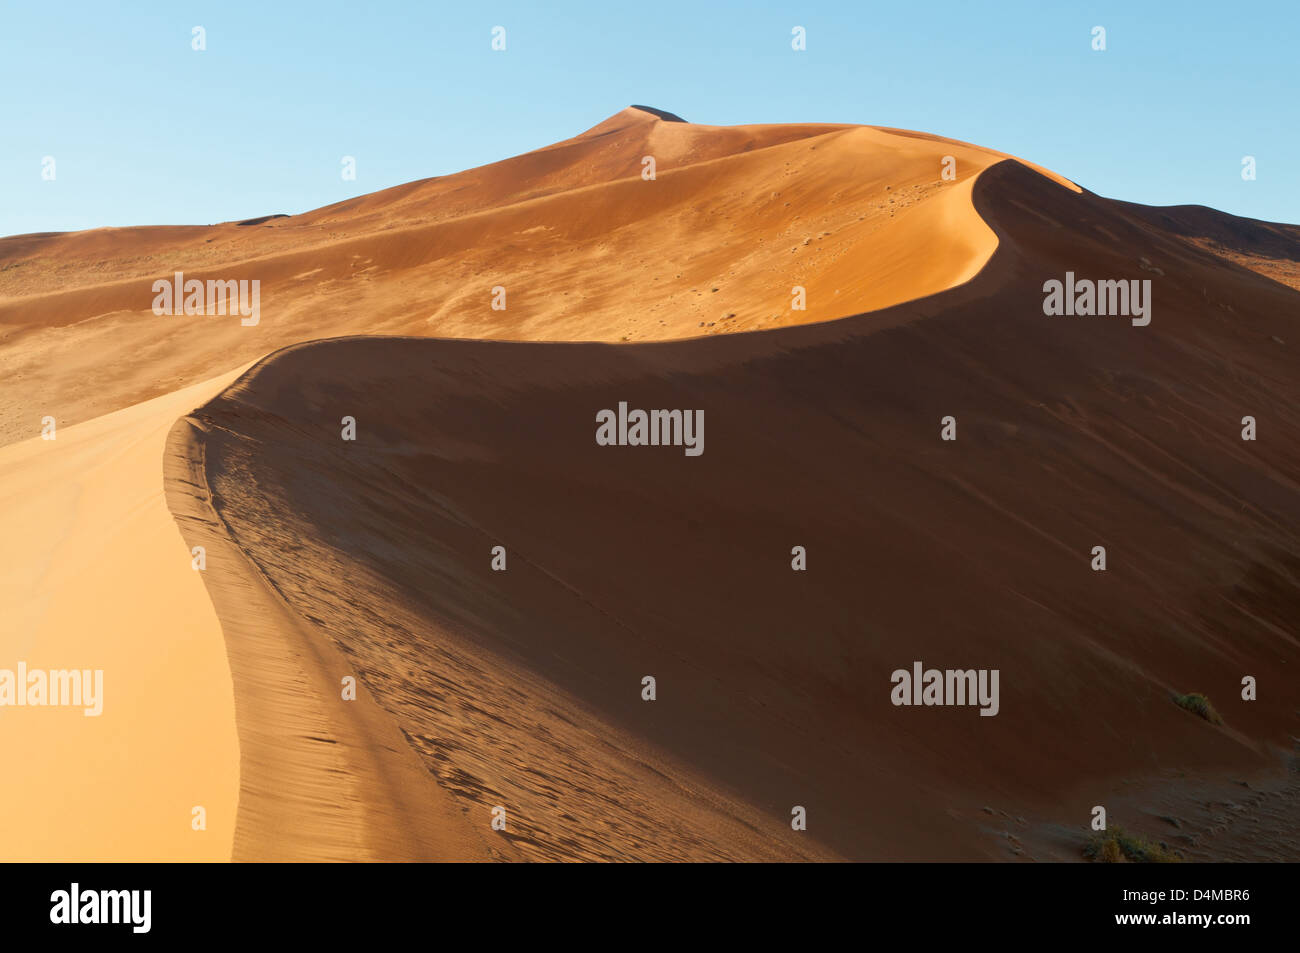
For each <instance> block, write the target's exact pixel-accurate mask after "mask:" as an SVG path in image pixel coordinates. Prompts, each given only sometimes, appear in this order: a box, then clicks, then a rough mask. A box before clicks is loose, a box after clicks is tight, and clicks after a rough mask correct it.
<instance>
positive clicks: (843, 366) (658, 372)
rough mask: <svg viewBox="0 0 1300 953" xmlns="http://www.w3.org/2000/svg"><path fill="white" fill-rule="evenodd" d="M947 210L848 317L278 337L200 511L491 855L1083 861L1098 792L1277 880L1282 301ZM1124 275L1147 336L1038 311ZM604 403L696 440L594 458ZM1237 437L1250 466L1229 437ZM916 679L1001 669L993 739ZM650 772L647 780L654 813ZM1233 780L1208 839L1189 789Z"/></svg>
mask: <svg viewBox="0 0 1300 953" xmlns="http://www.w3.org/2000/svg"><path fill="white" fill-rule="evenodd" d="M974 199H975V208H976V209H977V210H978V212H979V214H980V215H981V217H982V218H983V220H985V221H986V222H988V223H989V225H990V226H991V227H992V228H993V229H994V230H995V231H996V232H997V234H998V236H999V246H998V249H997V252H996V253H995V254H994V256H993V258H992V260H991V261H990V262H989V263H988V265H987V266H986V267H985V268H984V269H983V270H981V271H980V272H979V274H978V275H977V276H976V277H975V278H974V279H973V280H972V281H970V282H969V283H967V284H965V285H962V286H960V287H958V288H955V289H953V290H951V291H948V292H946V293H944V294H939V295H935V296H931V297H927V298H924V299H922V300H919V301H915V302H912V303H909V304H905V305H901V306H898V307H895V308H891V309H885V310H883V311H878V312H874V313H871V314H865V315H863V316H861V317H855V318H847V319H845V320H841V321H837V322H833V323H829V324H822V325H817V326H808V327H802V328H790V329H785V330H781V331H775V332H771V333H763V334H754V335H735V336H727V337H721V338H712V339H709V340H703V341H684V342H676V343H665V344H646V345H637V346H610V345H602V344H547V345H538V344H508V343H493V342H458V341H422V340H416V339H399V340H379V339H364V338H362V339H350V340H340V341H335V342H323V343H318V344H312V345H308V346H303V347H298V348H293V349H289V350H287V351H283V352H281V353H279V354H277V355H275V356H274V357H273V358H272V359H270V360H268V361H266V362H264V363H263V364H262V365H261V366H260V367H259V368H258V370H257V371H256V372H255V373H253V374H251V375H248V376H247V377H245V378H244V379H242V380H241V381H240V382H239V383H238V384H237V385H236V386H234V387H232V388H230V389H228V390H227V391H226V392H224V393H223V394H222V395H221V396H219V397H218V398H216V399H215V400H213V401H212V402H210V403H209V404H208V405H207V406H206V407H205V408H203V409H202V410H200V411H199V412H198V413H197V414H196V419H198V420H201V421H203V422H204V424H205V428H206V433H205V435H204V437H203V444H204V446H205V450H206V454H207V461H208V479H209V483H210V485H211V487H212V489H213V491H214V493H215V494H216V496H217V497H218V498H219V500H220V501H221V502H220V504H219V506H218V509H219V510H220V511H221V512H222V513H223V516H224V518H225V520H226V522H227V524H228V526H229V528H230V531H231V533H232V536H233V538H234V539H235V541H236V542H237V543H238V545H239V546H240V548H241V549H243V550H244V551H245V552H247V553H248V554H249V556H250V558H251V559H252V560H253V561H255V562H256V563H257V565H258V566H259V567H260V569H261V571H262V572H264V573H265V574H266V576H267V578H269V579H271V580H273V581H274V584H275V585H276V587H277V588H278V589H279V590H280V591H281V592H282V593H283V594H284V596H285V599H286V601H287V602H288V604H289V605H291V606H293V607H294V609H295V610H296V611H297V612H298V613H299V615H301V616H302V617H303V618H306V619H308V620H309V621H310V623H311V624H312V625H313V626H315V627H316V629H317V630H318V631H320V632H321V633H324V634H328V635H329V636H330V637H331V638H332V639H333V640H334V642H335V643H336V644H337V645H338V646H339V647H340V649H341V650H342V651H343V652H344V653H345V654H347V655H348V657H349V658H350V660H351V661H352V664H354V665H355V666H356V667H357V668H358V670H360V671H362V672H364V675H365V679H366V683H367V685H368V686H369V687H370V688H371V690H372V691H373V692H374V693H375V696H376V697H377V699H378V700H379V701H380V703H381V704H382V705H383V706H384V707H385V708H386V709H387V710H388V711H389V712H391V713H392V715H393V716H394V717H395V718H396V720H397V722H398V723H399V724H400V725H401V726H402V728H403V730H404V731H405V732H406V734H407V736H408V737H409V738H410V739H411V743H412V745H413V747H414V748H415V749H416V750H417V751H418V752H419V754H420V755H421V757H422V758H423V760H424V762H425V764H426V766H427V768H428V769H429V770H430V771H431V772H432V773H434V774H436V775H437V776H438V777H439V779H440V780H441V781H442V783H443V784H444V785H446V786H447V787H449V788H450V789H451V790H452V791H453V792H454V793H455V794H456V795H457V797H458V798H459V799H460V800H461V801H462V803H464V804H465V805H466V806H467V809H468V810H469V811H470V813H471V816H473V815H474V814H475V813H478V814H479V815H481V814H482V812H483V811H485V810H486V809H487V806H488V805H491V804H497V803H500V804H506V805H508V806H509V808H510V811H511V813H512V816H513V817H514V818H515V819H516V821H515V823H516V825H517V826H516V827H514V828H512V831H513V833H512V836H511V841H512V842H513V843H514V844H515V846H516V847H517V848H518V849H519V850H520V851H521V853H522V854H523V855H524V856H529V857H550V858H558V857H592V856H606V857H607V856H617V857H643V858H652V857H656V856H663V855H665V854H667V855H670V856H678V857H709V856H726V857H733V858H734V857H760V856H764V855H763V854H762V853H761V852H760V850H761V848H763V847H766V848H767V849H769V850H771V849H777V850H779V851H781V852H783V853H784V854H785V855H786V856H791V857H793V856H801V855H803V854H802V851H807V850H809V849H810V848H811V847H812V846H813V845H816V847H817V848H818V849H820V850H825V851H827V852H829V853H830V854H833V855H838V856H843V857H848V858H854V859H865V858H875V859H880V858H891V859H954V858H955V859H979V858H995V859H996V858H1007V859H1012V858H1017V857H1037V858H1040V859H1047V858H1054V857H1060V858H1074V859H1077V858H1078V857H1079V856H1080V848H1081V846H1082V842H1083V840H1084V837H1085V835H1086V832H1087V822H1088V819H1089V817H1090V815H1089V812H1090V810H1091V807H1092V806H1093V805H1095V804H1103V805H1106V804H1109V805H1112V807H1113V809H1114V811H1115V816H1116V820H1118V821H1123V822H1124V823H1126V824H1127V825H1128V826H1130V827H1133V828H1137V829H1148V830H1150V832H1151V834H1152V836H1155V837H1160V838H1161V839H1167V840H1169V841H1172V842H1173V845H1174V846H1175V847H1177V848H1178V849H1181V850H1184V851H1185V852H1186V853H1187V854H1188V855H1189V856H1193V857H1195V856H1202V857H1213V856H1228V855H1234V854H1235V855H1236V856H1254V857H1257V858H1260V857H1263V858H1270V857H1271V858H1279V857H1288V858H1291V859H1294V857H1295V856H1297V851H1298V850H1300V845H1298V844H1297V842H1296V838H1295V833H1294V831H1295V829H1296V828H1295V819H1296V813H1295V812H1296V808H1297V798H1296V791H1295V790H1294V787H1288V786H1287V785H1288V781H1287V778H1288V775H1287V769H1286V765H1287V759H1288V757H1289V756H1288V751H1289V749H1290V746H1291V741H1290V738H1291V736H1292V735H1294V734H1295V733H1296V727H1297V725H1296V716H1295V711H1296V709H1297V703H1300V687H1298V686H1297V683H1296V681H1295V679H1294V676H1293V674H1292V673H1291V669H1292V668H1294V666H1295V664H1296V662H1297V650H1298V649H1300V646H1298V645H1297V639H1296V634H1295V631H1294V624H1293V623H1294V609H1295V606H1296V596H1297V589H1296V572H1297V569H1298V568H1300V534H1298V533H1297V527H1298V526H1300V483H1298V482H1297V479H1296V475H1297V474H1298V473H1300V449H1298V448H1300V439H1297V438H1300V413H1298V412H1297V409H1296V408H1297V407H1300V401H1297V399H1296V398H1297V396H1298V395H1297V394H1296V392H1295V388H1296V381H1295V375H1294V364H1293V360H1292V358H1291V356H1290V354H1289V350H1288V345H1286V344H1284V343H1279V342H1280V341H1285V340H1292V339H1294V335H1295V322H1296V319H1297V315H1298V313H1300V312H1298V311H1297V302H1298V301H1300V298H1297V295H1296V294H1295V292H1293V291H1291V290H1290V289H1288V288H1286V287H1284V286H1282V285H1279V284H1276V283H1274V282H1271V281H1268V280H1266V279H1264V278H1262V277H1260V276H1259V275H1257V274H1255V273H1253V272H1251V271H1248V270H1246V269H1243V268H1239V267H1236V266H1234V265H1232V264H1230V263H1228V262H1226V261H1224V260H1223V259H1222V258H1218V257H1215V256H1212V255H1210V254H1207V253H1206V252H1204V251H1201V250H1199V249H1197V248H1196V247H1195V246H1194V244H1193V243H1191V242H1188V241H1185V240H1184V238H1183V237H1182V236H1180V235H1178V234H1176V233H1166V232H1162V231H1160V230H1159V229H1157V228H1156V227H1155V226H1153V225H1152V224H1151V223H1150V222H1149V221H1148V220H1147V219H1146V218H1145V217H1143V216H1137V215H1134V214H1133V213H1132V212H1131V211H1129V210H1126V209H1125V208H1124V207H1122V206H1120V205H1117V204H1116V203H1111V202H1108V201H1106V200H1103V199H1099V198H1097V197H1095V196H1092V195H1089V194H1086V193H1075V192H1073V191H1071V190H1068V189H1066V188H1063V187H1061V186H1060V185H1059V184H1056V183H1054V182H1051V181H1050V180H1048V179H1046V178H1044V177H1043V176H1040V175H1038V174H1037V173H1034V172H1032V171H1030V170H1028V169H1026V168H1025V167H1024V166H1022V165H1019V164H1017V163H1012V162H1007V163H1002V164H999V165H996V166H994V167H992V168H991V169H989V170H988V171H987V172H985V173H984V174H983V175H982V176H981V177H980V178H979V179H978V180H977V181H976V183H975V193H974ZM1142 258H1146V259H1148V261H1149V262H1150V264H1149V265H1148V267H1150V268H1158V269H1160V271H1161V272H1162V276H1161V281H1160V283H1159V286H1158V287H1159V292H1158V297H1157V298H1156V302H1157V304H1156V311H1155V314H1154V320H1153V323H1152V325H1150V326H1149V327H1146V328H1137V327H1134V326H1132V325H1131V324H1130V322H1129V321H1128V320H1127V319H1119V320H1117V319H1114V318H1073V319H1065V318H1047V317H1045V316H1044V315H1043V312H1042V291H1041V284H1042V281H1043V276H1050V275H1056V274H1062V273H1063V272H1064V271H1065V270H1067V269H1073V270H1077V271H1078V272H1080V273H1081V274H1082V273H1086V274H1097V275H1128V274H1130V273H1137V274H1142V273H1143V271H1142V270H1141V267H1142V261H1141V259H1142ZM619 400H626V401H628V402H629V404H630V405H631V406H633V407H697V408H703V409H704V410H705V411H706V413H707V419H708V438H707V439H708V447H707V450H706V452H705V453H704V454H703V455H701V456H699V457H698V458H694V459H692V458H687V457H685V456H684V455H683V454H682V453H681V451H680V450H677V449H676V448H654V447H645V448H627V447H624V448H611V447H600V446H597V445H596V443H595V441H594V439H593V436H594V419H595V416H594V415H595V413H596V411H597V410H599V409H600V408H603V407H611V406H615V405H616V403H617V401H619ZM946 414H953V415H956V417H957V418H958V422H959V427H960V428H961V429H960V437H959V439H958V441H956V442H955V443H951V444H945V443H943V442H942V441H940V439H939V429H940V419H941V418H942V417H943V416H944V415H946ZM1244 414H1251V415H1254V416H1256V417H1257V418H1258V419H1259V420H1260V421H1267V427H1268V430H1269V437H1268V439H1267V440H1261V441H1258V442H1255V443H1248V442H1244V441H1242V440H1241V439H1240V429H1241V425H1240V418H1241V417H1242V416H1243V415H1244ZM344 415H351V416H354V417H355V418H356V420H357V421H358V433H359V436H358V439H357V441H356V442H355V443H347V442H344V441H342V440H340V436H339V421H340V419H341V417H342V416H344ZM360 501H364V502H360ZM1097 544H1102V545H1105V546H1106V547H1107V548H1108V551H1109V553H1110V560H1111V563H1110V567H1109V569H1108V571H1107V572H1105V573H1094V572H1092V571H1091V569H1090V567H1089V563H1090V552H1091V548H1092V547H1093V546H1094V545H1097ZM494 545H502V546H504V547H506V549H507V551H508V553H509V554H510V556H509V559H510V562H509V565H508V569H507V571H506V572H493V571H491V569H490V566H489V561H490V556H489V553H490V550H491V548H492V547H493V546H494ZM793 545H803V546H806V547H807V549H808V553H809V562H810V569H809V571H808V572H807V573H795V572H792V571H791V568H790V551H791V547H792V546H793ZM918 659H919V660H923V661H924V662H925V663H926V664H931V665H936V666H939V667H960V668H966V667H977V668H997V669H999V670H1000V671H1001V673H1002V680H1003V682H1002V684H1003V686H1004V688H1003V698H1002V710H1001V712H1000V714H999V715H998V716H997V717H995V718H987V719H986V718H981V717H979V716H978V715H977V713H976V712H975V711H973V710H969V709H968V710H952V709H914V708H899V707H894V706H892V705H891V704H890V701H889V692H890V680H889V676H890V673H891V671H892V670H894V669H897V668H907V667H910V666H911V664H912V662H913V661H914V660H918ZM645 674H653V675H655V676H656V677H657V678H658V680H659V692H660V695H659V699H658V700H656V701H655V702H653V703H647V702H645V701H643V700H642V699H641V697H640V694H639V686H640V679H641V677H642V676H643V675H645ZM1243 675H1252V676H1254V677H1255V678H1257V679H1258V680H1259V683H1260V685H1267V686H1269V689H1268V691H1267V692H1263V691H1261V693H1260V697H1259V700H1258V701H1254V702H1243V701H1241V700H1240V680H1241V678H1242V676H1243ZM1187 691H1201V692H1205V693H1206V694H1208V695H1209V696H1210V698H1211V699H1212V700H1213V701H1215V702H1216V704H1218V705H1219V707H1220V708H1221V709H1222V711H1223V712H1224V716H1225V718H1226V720H1227V727H1225V728H1217V727H1214V726H1211V725H1209V724H1208V723H1206V722H1204V721H1202V720H1199V719H1197V718H1196V717H1194V716H1192V715H1190V714H1188V713H1187V712H1186V711H1184V710H1183V709H1181V708H1179V707H1178V706H1177V705H1175V704H1174V703H1173V702H1172V700H1171V696H1172V694H1173V693H1175V692H1187ZM629 751H634V752H636V755H635V759H633V760H634V761H640V762H642V763H643V764H645V765H647V766H648V767H649V768H650V769H652V772H651V773H650V774H649V775H648V776H647V774H646V773H645V772H644V771H640V772H638V771H634V770H632V765H631V764H629V755H628V752H629ZM654 773H662V774H665V775H668V776H669V777H671V778H673V779H674V780H675V781H676V782H677V783H676V785H675V786H676V788H677V790H675V791H671V790H670V791H664V790H656V789H655V788H650V790H655V791H656V793H655V794H654V796H653V798H650V799H649V801H648V803H647V800H646V797H645V794H646V791H647V787H646V785H647V783H648V781H647V777H653V775H654ZM1243 784H1244V785H1247V787H1243ZM720 798H721V799H724V800H723V801H722V803H723V805H724V807H726V808H728V809H729V811H730V812H734V813H733V817H734V818H735V819H736V820H737V821H739V822H741V823H742V824H747V825H749V826H751V828H752V830H753V831H754V832H756V833H757V835H758V836H757V837H756V838H750V839H745V838H741V837H739V836H738V835H737V833H736V829H735V828H729V827H724V826H722V825H721V824H720V823H719V820H718V818H717V816H716V815H715V814H714V812H715V811H716V810H717V805H718V804H719V799H720ZM1247 798H1252V799H1253V800H1254V802H1256V803H1257V804H1259V805H1263V807H1261V809H1260V811H1259V812H1258V813H1256V814H1254V815H1252V820H1251V822H1250V823H1247V824H1240V825H1238V827H1236V828H1231V829H1230V832H1229V833H1227V834H1225V833H1224V830H1225V829H1226V828H1225V825H1224V824H1223V823H1220V822H1221V821H1222V817H1221V816H1220V815H1221V814H1222V813H1223V810H1222V809H1221V810H1217V811H1216V810H1214V809H1213V805H1214V804H1215V803H1220V804H1227V803H1233V804H1237V802H1240V801H1243V800H1245V799H1247ZM1275 802H1276V803H1275ZM794 805H803V806H806V807H807V808H808V810H809V816H810V818H811V819H812V821H811V822H810V827H809V831H808V832H807V833H806V834H803V835H795V839H794V840H793V841H792V840H791V832H790V830H789V824H788V821H789V817H790V810H791V808H792V806H794ZM1157 806H1158V808H1159V811H1156V807H1157ZM1157 814H1165V815H1169V816H1174V817H1178V818H1181V821H1180V823H1181V824H1182V825H1183V827H1182V828H1181V829H1179V828H1175V827H1173V826H1172V825H1169V824H1166V823H1165V822H1162V821H1159V820H1157V819H1156V815H1157ZM723 816H724V817H725V814H724V815H723ZM1198 823H1203V825H1204V830H1198V829H1197V824H1198ZM1153 825H1154V829H1152V826H1153ZM797 850H801V852H800V853H796V851H797Z"/></svg>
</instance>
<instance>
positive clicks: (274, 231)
mask: <svg viewBox="0 0 1300 953" xmlns="http://www.w3.org/2000/svg"><path fill="white" fill-rule="evenodd" d="M646 155H653V156H654V157H655V159H656V162H657V178H656V179H655V181H653V182H649V181H644V180H642V178H641V172H642V164H641V162H642V158H643V157H644V156H646ZM949 155H950V156H952V157H953V158H954V160H955V163H956V164H955V166H954V169H955V174H956V181H955V182H943V181H941V180H940V168H941V161H942V159H943V157H944V156H949ZM1000 158H1002V155H1001V154H1000V153H995V152H992V151H990V150H986V149H981V148H977V147H975V146H970V145H967V144H964V143H958V142H953V141H950V140H945V139H941V138H938V137H934V136H925V135H921V134H917V133H906V132H902V131H898V130H883V129H874V128H870V127H861V126H835V125H780V126H740V127H716V126H703V125H694V124H687V123H680V122H665V121H662V120H661V119H659V118H658V117H656V116H654V115H653V114H651V113H648V112H645V111H642V110H638V109H627V110H624V111H623V112H621V113H618V114H617V115H615V116H613V117H611V118H610V119H609V120H606V121H605V122H603V123H601V124H600V125H598V126H596V127H594V128H593V129H591V130H589V131H588V132H586V133H584V134H582V135H579V136H577V137H576V138H574V139H570V140H567V141H565V142H561V143H557V144H555V145H552V146H548V147H546V148H543V149H539V150H537V151H535V152H530V153H528V154H526V155H522V156H517V157H515V158H512V159H507V160H504V161H502V162H498V163H494V164H492V165H488V166H484V167H482V168H479V169H471V170H468V171H466V172H462V173H459V174H457V175H451V176H442V177H439V178H435V179H428V180H424V181H421V182H415V183H411V184H410V185H404V186H399V187H397V188H393V189H388V190H386V191H383V192H378V193H375V194H372V195H366V196H362V197H360V198H357V199H353V200H350V201H347V202H342V203H339V204H337V205H333V206H329V207H326V208H323V209H318V210H316V211H313V212H307V213H305V214H302V215H295V216H289V217H284V218H276V219H272V220H269V221H266V222H264V223H262V224H260V225H253V226H243V225H239V224H237V223H233V222H231V223H226V224H223V225H215V226H209V227H201V226H185V227H164V228H123V229H97V230H94V231H89V232H75V233H69V234H46V235H20V236H15V237H11V238H3V239H0V444H3V443H9V442H13V441H15V440H21V439H26V438H28V437H30V436H32V435H33V434H35V433H36V432H37V429H38V427H39V421H40V418H41V417H42V416H43V415H44V414H46V413H49V410H48V408H50V407H55V408H57V409H58V413H59V419H60V421H61V422H64V423H77V422H80V421H84V420H88V419H90V418H92V417H95V416H99V415H101V414H104V413H108V412H110V411H113V410H118V409H121V408H122V407H126V406H129V405H131V404H133V403H137V402H140V401H142V400H146V399H149V398H151V397H156V396H159V395H161V394H164V393H168V392H170V391H172V390H175V389H176V388H178V387H179V386H181V385H182V384H184V383H186V382H193V381H195V380H203V379H207V378H209V377H212V376H215V375H216V374H219V373H223V372H225V371H227V370H229V369H230V368H231V367H233V366H234V365H235V364H240V363H246V362H248V361H252V360H256V359H258V358H260V357H262V356H263V355H265V354H268V353H270V352H271V351H274V350H276V349H277V348H280V347H284V346H287V345H290V344H295V343H299V342H302V341H309V340H316V339H320V338H325V337H332V336H340V335H349V334H361V333H363V334H406V335H419V336H430V337H433V336H437V337H471V338H499V339H517V340H548V341H554V340H604V341H622V340H629V341H641V340H653V339H669V338H681V337H693V336H703V335H712V334H718V333H723V332H727V331H743V330H751V329H755V328H771V327H780V326H785V325H789V324H795V323H803V322H811V321H822V320H828V319H833V318H840V317H843V316H845V315H848V314H854V313H858V312H861V311H864V310H870V309H873V308H880V307H886V306H888V305H892V304H897V303H899V302H901V301H906V300H910V299H912V298H916V297H920V296H922V295H926V294H932V293H934V292H937V291H941V290H943V289H945V288H948V287H951V286H953V285H955V284H958V283H960V282H962V281H965V280H966V279H968V278H969V277H971V275H973V274H974V273H975V271H976V270H978V268H979V267H980V265H982V264H983V263H984V261H986V260H987V258H988V256H989V254H991V252H992V250H993V247H994V245H995V242H994V239H993V235H992V233H991V232H990V231H989V230H988V228H987V227H986V226H985V225H984V224H983V223H982V222H981V221H980V219H979V217H978V216H977V215H975V214H974V213H973V212H972V210H971V207H970V201H969V189H970V183H971V181H972V180H973V177H974V176H975V175H976V174H977V173H978V172H979V171H980V170H981V169H983V168H986V167H987V166H988V165H989V163H991V162H995V161H998V160H999V159H1000ZM177 271H180V272H182V273H183V274H185V275H186V276H187V277H191V278H198V279H201V280H209V279H211V280H239V279H243V280H254V279H256V280H258V281H260V282H261V320H260V322H259V323H258V324H257V325H256V326H253V327H245V326H241V324H240V321H239V319H238V318H231V317H228V316H213V317H210V318H204V319H203V320H194V319H193V318H185V317H175V316H171V315H164V316H155V315H154V314H153V313H152V312H151V310H150V308H151V306H152V303H153V300H154V293H153V291H152V285H153V282H154V281H155V280H157V279H168V280H170V279H171V278H172V276H173V275H174V273H175V272H177ZM796 285H799V286H802V287H804V288H806V290H807V310H804V311H796V310H792V307H791V302H792V288H793V287H794V286H796ZM498 286H500V287H504V288H505V289H506V309H505V310H504V311H500V310H493V309H492V307H491V304H492V288H494V287H498Z"/></svg>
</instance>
